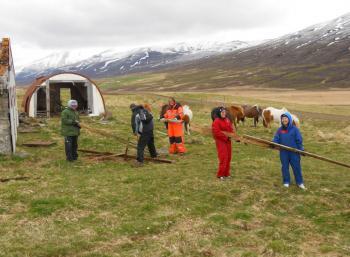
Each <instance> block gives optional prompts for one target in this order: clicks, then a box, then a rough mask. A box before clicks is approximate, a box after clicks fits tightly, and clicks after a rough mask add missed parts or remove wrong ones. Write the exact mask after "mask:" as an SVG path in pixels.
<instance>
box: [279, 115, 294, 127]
mask: <svg viewBox="0 0 350 257" xmlns="http://www.w3.org/2000/svg"><path fill="white" fill-rule="evenodd" d="M282 116H287V117H288V119H289V123H288V128H291V127H292V126H293V118H292V115H291V114H290V113H289V112H285V113H283V114H282V115H281V124H282ZM282 126H283V125H282Z"/></svg>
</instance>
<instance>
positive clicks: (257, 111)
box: [242, 104, 262, 127]
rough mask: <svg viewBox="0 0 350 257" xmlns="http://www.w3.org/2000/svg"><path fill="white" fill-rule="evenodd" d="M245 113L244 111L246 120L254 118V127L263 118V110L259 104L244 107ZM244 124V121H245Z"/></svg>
mask: <svg viewBox="0 0 350 257" xmlns="http://www.w3.org/2000/svg"><path fill="white" fill-rule="evenodd" d="M242 108H243V111H244V117H245V118H252V119H254V127H256V125H257V124H258V122H259V118H260V117H262V108H260V107H259V106H258V105H257V104H256V105H253V106H251V105H242ZM243 122H244V119H243Z"/></svg>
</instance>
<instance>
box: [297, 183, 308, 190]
mask: <svg viewBox="0 0 350 257" xmlns="http://www.w3.org/2000/svg"><path fill="white" fill-rule="evenodd" d="M298 187H299V188H300V189H303V190H307V188H306V187H305V186H304V184H300V185H298Z"/></svg>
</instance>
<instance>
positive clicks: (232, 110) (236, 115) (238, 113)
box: [211, 105, 244, 128]
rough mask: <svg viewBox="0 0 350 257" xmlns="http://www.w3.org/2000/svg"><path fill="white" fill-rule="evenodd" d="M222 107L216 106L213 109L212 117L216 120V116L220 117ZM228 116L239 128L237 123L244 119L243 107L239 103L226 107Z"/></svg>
mask: <svg viewBox="0 0 350 257" xmlns="http://www.w3.org/2000/svg"><path fill="white" fill-rule="evenodd" d="M219 109H220V107H216V108H214V109H213V110H212V111H211V118H212V120H213V121H214V120H215V118H217V117H219ZM225 110H226V116H227V118H228V119H229V120H230V121H231V123H233V124H234V125H235V127H236V128H237V123H239V122H240V121H243V120H244V113H243V108H242V107H241V106H237V105H230V106H228V107H225Z"/></svg>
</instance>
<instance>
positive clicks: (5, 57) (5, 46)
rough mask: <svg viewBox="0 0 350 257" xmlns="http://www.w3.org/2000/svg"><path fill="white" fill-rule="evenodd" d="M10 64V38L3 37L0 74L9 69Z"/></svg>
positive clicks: (0, 47)
mask: <svg viewBox="0 0 350 257" xmlns="http://www.w3.org/2000/svg"><path fill="white" fill-rule="evenodd" d="M9 65H10V39H9V38H3V39H2V41H1V43H0V76H2V75H4V73H5V72H6V71H7V70H8V68H9Z"/></svg>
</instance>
